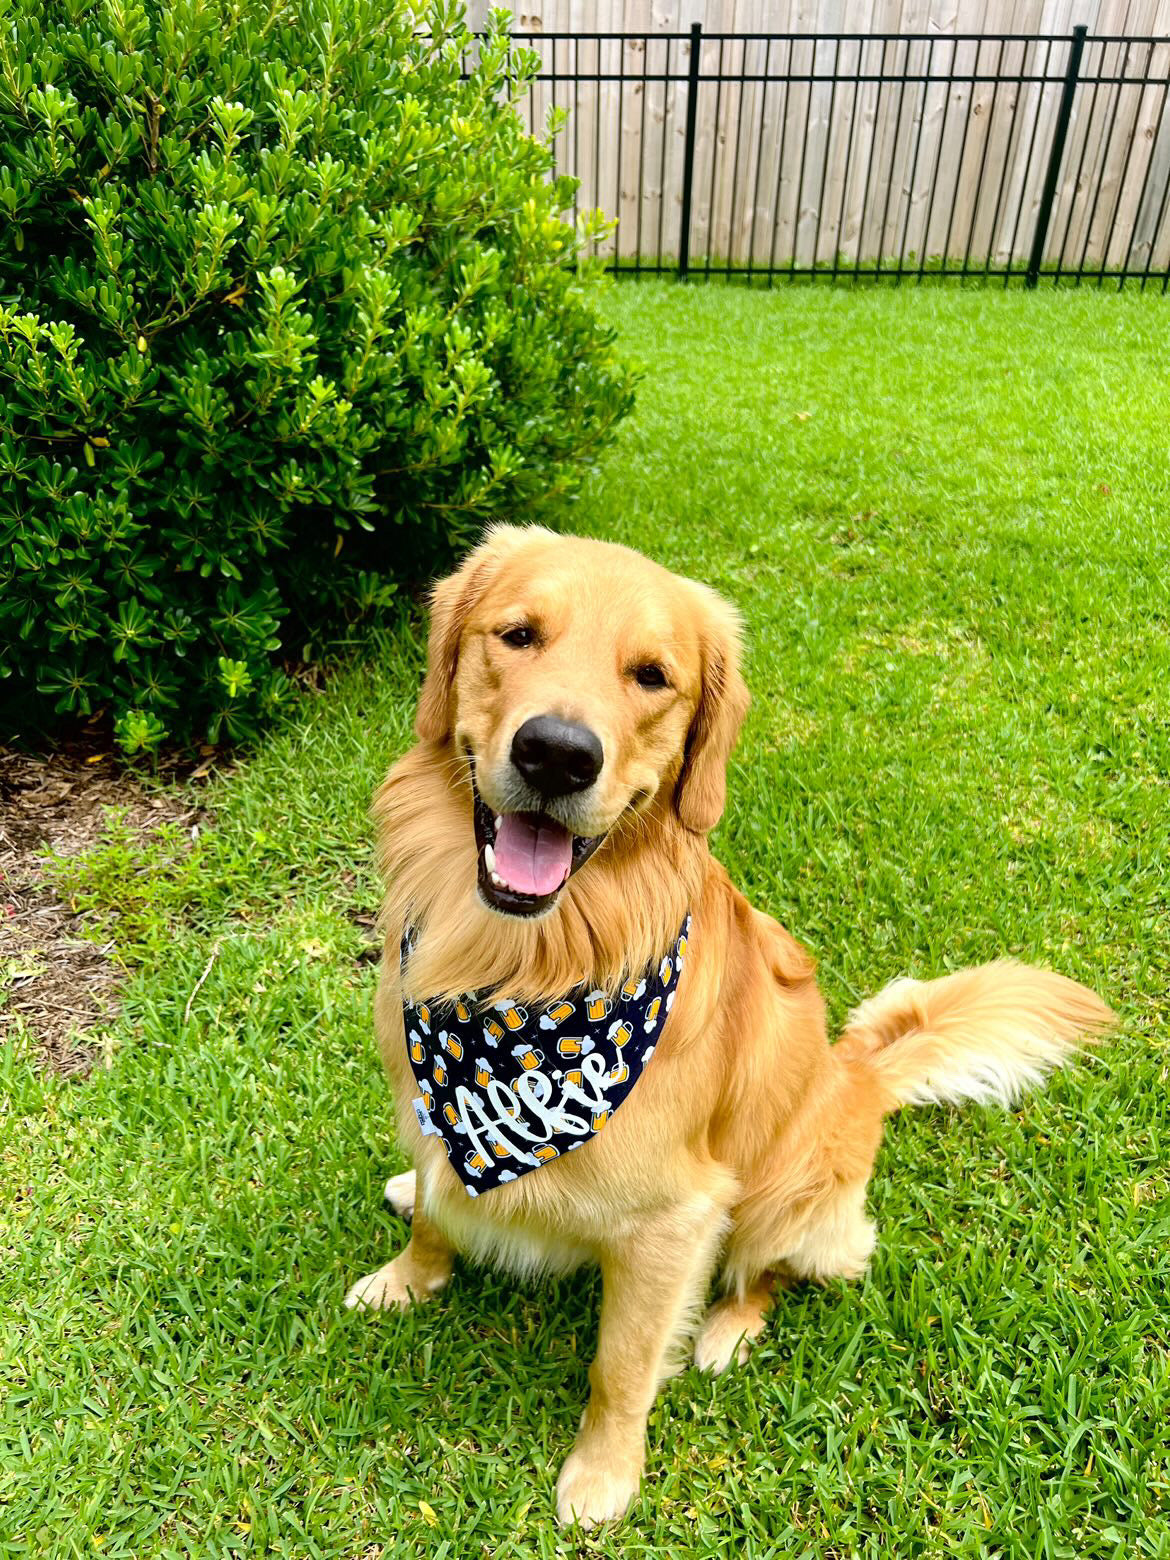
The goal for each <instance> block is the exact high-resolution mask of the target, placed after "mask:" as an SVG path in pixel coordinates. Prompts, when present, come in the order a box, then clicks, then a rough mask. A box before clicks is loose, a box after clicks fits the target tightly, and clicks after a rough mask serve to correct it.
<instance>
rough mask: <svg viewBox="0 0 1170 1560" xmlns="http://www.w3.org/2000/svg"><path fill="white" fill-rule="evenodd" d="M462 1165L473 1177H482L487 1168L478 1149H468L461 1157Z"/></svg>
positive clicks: (486, 1163) (485, 1161)
mask: <svg viewBox="0 0 1170 1560" xmlns="http://www.w3.org/2000/svg"><path fill="white" fill-rule="evenodd" d="M463 1163H464V1164H465V1165H466V1166H467V1168H468V1169H469V1170H470V1171H471V1173H472V1175H474V1176H480V1175H482V1174H483V1173H484V1171H485V1170H486V1169H487V1167H488V1162H487V1160H486V1159H485V1158H484V1157H483V1154H482V1153H481V1152H480V1150H479V1149H478V1148H469V1149H468V1150H467V1153H466V1154H465V1155H464V1156H463Z"/></svg>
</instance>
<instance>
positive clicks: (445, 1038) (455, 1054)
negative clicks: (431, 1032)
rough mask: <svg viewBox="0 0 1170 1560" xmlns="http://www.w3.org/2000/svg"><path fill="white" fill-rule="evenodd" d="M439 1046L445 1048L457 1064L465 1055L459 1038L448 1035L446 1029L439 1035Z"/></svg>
mask: <svg viewBox="0 0 1170 1560" xmlns="http://www.w3.org/2000/svg"><path fill="white" fill-rule="evenodd" d="M439 1044H440V1045H441V1046H442V1047H443V1049H444V1051H446V1053H447V1055H448V1056H449V1057H451V1058H452V1059H453V1060H454V1061H456V1062H457V1061H458V1060H459V1058H460V1057H461V1056H462V1055H463V1046H462V1044H461V1043H460V1041H459V1038H458V1036H456V1035H452V1034H448V1033H447V1031H446V1030H445V1029H444V1030H442V1031H441V1033H440V1035H439Z"/></svg>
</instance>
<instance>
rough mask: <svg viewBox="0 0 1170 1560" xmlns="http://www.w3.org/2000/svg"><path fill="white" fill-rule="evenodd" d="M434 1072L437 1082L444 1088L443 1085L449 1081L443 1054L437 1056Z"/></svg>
mask: <svg viewBox="0 0 1170 1560" xmlns="http://www.w3.org/2000/svg"><path fill="white" fill-rule="evenodd" d="M432 1072H433V1074H434V1079H435V1082H436V1083H437V1084H438V1085H439V1087H440V1088H442V1086H443V1085H444V1084H445V1083H446V1081H447V1068H446V1064H445V1063H444V1061H443V1058H442V1057H441V1056H436V1057H435V1065H434V1067H433V1068H432Z"/></svg>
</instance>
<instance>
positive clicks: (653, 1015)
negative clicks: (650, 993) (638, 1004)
mask: <svg viewBox="0 0 1170 1560" xmlns="http://www.w3.org/2000/svg"><path fill="white" fill-rule="evenodd" d="M661 1008H662V998H661V997H655V998H654V1001H653V1002H651V1004H650V1006H649V1007H648V1008H647V1009H646V1022H645V1023H644V1024H643V1026H642V1027H643V1029H645V1031H646V1033H647V1034H649V1033H650V1031H651V1030H652V1029H653V1028H654V1026H655V1024H656V1023H657V1022H658V1014H659V1012H660V1010H661Z"/></svg>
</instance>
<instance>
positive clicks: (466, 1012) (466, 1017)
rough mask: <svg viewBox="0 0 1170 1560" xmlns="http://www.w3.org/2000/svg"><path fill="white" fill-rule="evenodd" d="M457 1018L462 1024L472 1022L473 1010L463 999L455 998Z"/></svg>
mask: <svg viewBox="0 0 1170 1560" xmlns="http://www.w3.org/2000/svg"><path fill="white" fill-rule="evenodd" d="M455 1017H456V1018H457V1019H458V1020H459V1022H460V1023H461V1024H466V1023H469V1022H470V1020H471V1009H470V1008H469V1007H468V1006H467V1003H466V1002H464V1000H463V998H462V997H456V998H455Z"/></svg>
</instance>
